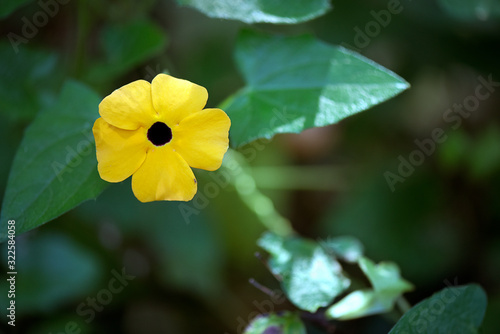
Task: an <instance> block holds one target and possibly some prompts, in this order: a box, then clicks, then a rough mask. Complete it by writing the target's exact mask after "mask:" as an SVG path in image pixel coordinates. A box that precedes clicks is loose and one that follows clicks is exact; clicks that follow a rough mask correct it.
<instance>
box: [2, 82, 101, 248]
mask: <svg viewBox="0 0 500 334" xmlns="http://www.w3.org/2000/svg"><path fill="white" fill-rule="evenodd" d="M99 102H100V98H99V96H97V95H96V94H95V93H94V92H93V91H91V90H90V89H89V88H87V87H86V86H84V85H82V84H80V83H77V82H73V81H69V82H67V83H66V84H65V85H64V87H63V89H62V92H61V94H60V96H59V100H58V101H57V103H56V104H55V105H54V106H52V107H51V108H49V109H47V110H46V111H44V112H41V113H39V114H38V115H37V117H36V118H35V120H34V121H33V123H32V124H31V125H30V126H29V127H28V129H27V130H26V132H25V134H24V138H23V140H22V142H21V144H20V147H19V149H18V151H17V153H16V156H15V158H14V162H13V164H12V168H11V172H10V175H9V179H8V182H7V189H6V190H5V196H4V201H3V204H2V217H1V223H0V224H1V226H0V242H2V241H4V240H5V238H6V232H7V228H6V226H7V220H9V219H14V220H15V221H16V233H18V234H19V233H22V232H26V231H28V230H31V229H33V228H35V227H37V226H39V225H41V224H44V223H46V222H47V221H49V220H52V219H54V218H56V217H58V216H59V215H61V214H63V213H65V212H66V211H68V210H70V209H72V208H74V207H75V206H77V205H78V204H80V203H82V202H83V201H86V200H88V199H91V198H95V197H96V196H97V195H99V194H100V193H101V192H102V191H103V190H104V188H105V187H106V186H107V183H106V182H104V181H102V180H101V179H100V178H99V175H98V173H97V160H96V157H95V144H94V137H93V135H92V126H93V123H94V121H95V119H96V118H97V117H98V113H97V108H98V104H99Z"/></svg>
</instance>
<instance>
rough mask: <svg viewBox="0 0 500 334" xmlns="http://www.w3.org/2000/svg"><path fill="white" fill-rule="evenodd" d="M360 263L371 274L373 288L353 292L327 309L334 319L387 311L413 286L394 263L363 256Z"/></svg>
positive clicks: (367, 273) (327, 314) (369, 275)
mask: <svg viewBox="0 0 500 334" xmlns="http://www.w3.org/2000/svg"><path fill="white" fill-rule="evenodd" d="M358 264H359V266H360V268H361V270H362V271H363V273H364V274H365V275H366V276H367V277H368V280H369V281H370V283H371V285H372V287H373V289H364V290H357V291H354V292H351V293H350V294H348V295H347V296H345V297H344V298H342V299H341V300H340V301H338V302H337V303H335V304H333V305H332V306H331V307H329V308H328V309H327V310H326V313H325V314H326V316H327V317H329V318H331V319H339V320H350V319H355V318H360V317H366V316H368V315H373V314H378V313H385V312H388V311H390V310H392V308H393V307H394V303H395V302H396V299H397V298H399V297H400V296H401V294H403V293H404V292H407V291H411V290H412V289H413V286H412V285H411V284H410V283H409V282H407V281H406V280H404V279H402V278H401V275H400V272H399V268H398V266H397V265H396V264H394V263H390V262H381V263H379V264H378V265H376V264H375V263H373V261H371V260H370V259H368V258H366V257H364V256H361V257H360V258H359V259H358Z"/></svg>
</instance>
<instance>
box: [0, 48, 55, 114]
mask: <svg viewBox="0 0 500 334" xmlns="http://www.w3.org/2000/svg"><path fill="white" fill-rule="evenodd" d="M57 58H58V57H57V55H56V54H55V53H51V52H47V51H44V50H37V49H31V48H29V47H23V48H20V50H19V52H17V53H16V52H15V51H14V49H13V48H12V46H11V45H10V44H9V43H5V42H2V43H0V59H2V61H1V62H0V77H1V78H2V80H0V112H1V113H3V114H4V115H5V116H7V117H8V119H10V120H12V121H30V120H31V119H33V117H34V116H35V115H36V113H37V112H38V111H39V110H40V109H41V108H42V106H46V105H47V104H48V103H49V102H52V101H53V99H54V98H55V95H56V94H55V92H56V87H57V88H58V87H59V85H60V83H61V82H60V80H58V79H59V77H58V75H57V74H56V72H57V71H56V68H57V67H60V66H61V65H60V64H58V59H57ZM58 70H59V71H61V69H60V68H59V69H58Z"/></svg>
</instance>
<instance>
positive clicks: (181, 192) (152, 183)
mask: <svg viewBox="0 0 500 334" xmlns="http://www.w3.org/2000/svg"><path fill="white" fill-rule="evenodd" d="M132 190H133V191H134V194H135V197H137V199H138V200H139V201H141V202H151V201H189V200H191V199H192V198H193V197H194V195H195V194H196V190H197V186H196V178H195V177H194V174H193V171H192V170H191V168H189V166H188V164H187V163H186V161H184V159H182V157H181V156H180V155H179V154H178V153H177V152H175V151H174V150H173V149H172V147H171V146H169V145H166V146H162V147H155V148H152V149H150V150H149V151H148V155H147V157H146V160H145V161H144V164H142V166H141V167H140V168H139V169H138V170H137V172H135V173H134V175H133V176H132Z"/></svg>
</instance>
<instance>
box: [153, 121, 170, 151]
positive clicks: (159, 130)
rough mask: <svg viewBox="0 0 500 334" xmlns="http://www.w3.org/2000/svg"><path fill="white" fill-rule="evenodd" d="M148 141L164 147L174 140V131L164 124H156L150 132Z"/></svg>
mask: <svg viewBox="0 0 500 334" xmlns="http://www.w3.org/2000/svg"><path fill="white" fill-rule="evenodd" d="M148 139H149V141H150V142H152V143H153V144H154V145H156V146H163V145H165V144H166V143H168V142H169V141H171V140H172V130H170V128H169V127H168V126H167V124H165V123H163V122H156V123H155V124H153V125H152V126H151V127H150V128H149V130H148Z"/></svg>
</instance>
